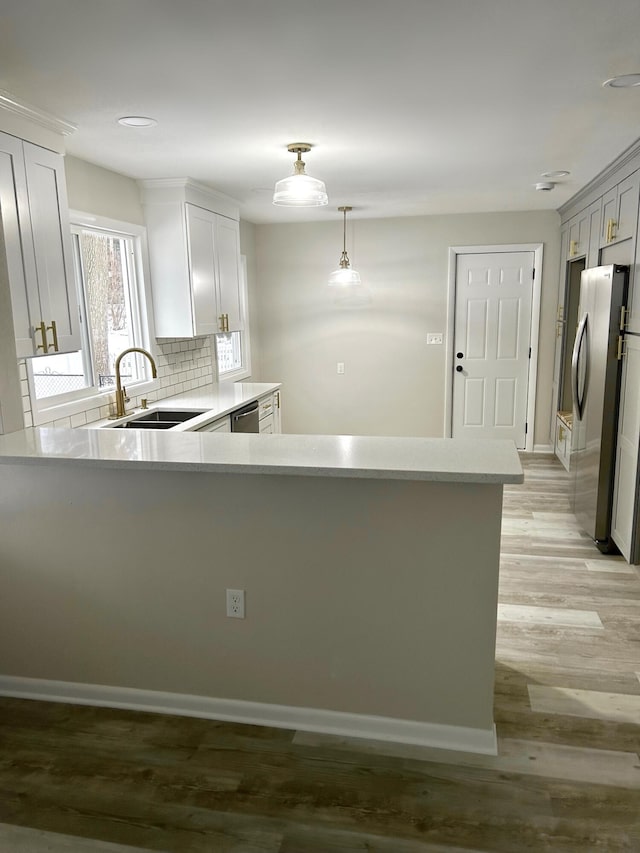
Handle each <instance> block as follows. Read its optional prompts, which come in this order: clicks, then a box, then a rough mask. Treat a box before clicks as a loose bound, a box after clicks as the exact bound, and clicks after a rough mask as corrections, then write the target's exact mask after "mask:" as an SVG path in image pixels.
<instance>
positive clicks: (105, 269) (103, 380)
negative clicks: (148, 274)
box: [32, 229, 147, 399]
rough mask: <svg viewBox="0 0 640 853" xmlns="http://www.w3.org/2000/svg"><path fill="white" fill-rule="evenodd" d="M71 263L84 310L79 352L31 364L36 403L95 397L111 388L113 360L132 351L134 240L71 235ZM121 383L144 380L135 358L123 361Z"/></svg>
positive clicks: (95, 233)
mask: <svg viewBox="0 0 640 853" xmlns="http://www.w3.org/2000/svg"><path fill="white" fill-rule="evenodd" d="M75 235H76V236H75V237H74V240H75V242H74V254H75V257H74V260H75V268H76V276H77V280H78V294H79V303H80V305H81V307H82V310H81V314H82V319H83V323H82V337H83V351H82V352H76V353H67V354H60V355H47V356H41V357H40V358H35V359H33V361H32V373H33V383H34V389H35V395H36V398H37V399H42V398H45V397H53V396H56V395H59V394H68V393H72V392H77V391H81V390H82V389H85V388H91V387H93V388H94V389H95V391H96V392H100V391H105V390H109V389H110V388H111V387H113V386H114V385H115V375H114V370H115V360H116V358H117V356H118V354H119V353H121V352H122V350H124V349H127V348H128V347H131V346H136V345H137V343H136V337H137V336H136V335H135V331H136V326H135V323H134V316H135V315H134V312H133V304H132V293H134V290H135V281H132V280H131V279H132V277H133V275H134V273H133V269H134V267H133V264H131V263H130V262H129V259H130V258H131V256H132V253H133V241H132V240H131V239H130V238H128V237H122V236H119V235H114V234H112V233H109V232H104V231H99V230H94V229H81V230H79V231H76V232H75ZM121 375H122V380H123V382H125V383H127V384H128V383H130V382H132V381H134V382H135V381H140V380H142V379H146V378H147V370H146V363H145V362H144V361H142V360H138V358H137V357H136V356H128V357H125V358H124V359H123V360H122V365H121Z"/></svg>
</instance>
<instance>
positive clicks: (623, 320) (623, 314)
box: [620, 305, 627, 332]
mask: <svg viewBox="0 0 640 853" xmlns="http://www.w3.org/2000/svg"><path fill="white" fill-rule="evenodd" d="M626 328H627V306H626V305H621V306H620V331H621V332H624V331H625V329H626Z"/></svg>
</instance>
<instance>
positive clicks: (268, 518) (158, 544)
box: [0, 435, 502, 731]
mask: <svg viewBox="0 0 640 853" xmlns="http://www.w3.org/2000/svg"><path fill="white" fill-rule="evenodd" d="M145 439H146V437H145ZM201 441H202V443H203V448H204V453H205V457H206V456H207V455H208V453H210V450H207V449H206V448H209V447H210V446H211V447H213V446H214V444H215V442H216V438H215V436H211V435H204V436H202V438H201ZM205 446H206V447H205ZM61 495H63V496H64V499H63V500H62V499H61ZM501 506H502V486H501V485H499V484H493V483H488V484H478V483H430V482H420V481H408V480H397V481H394V480H376V479H369V478H366V479H357V478H354V479H351V478H343V477H338V478H331V477H304V476H288V477H287V476H277V475H272V476H270V475H253V474H246V475H243V474H217V473H198V472H175V471H158V470H153V471H148V470H147V471H145V470H140V469H136V468H130V467H129V468H108V467H104V466H103V467H100V468H99V469H98V468H95V467H92V465H91V464H90V463H89V464H84V465H83V464H80V465H77V464H76V465H60V464H55V463H54V464H40V465H37V466H36V465H12V464H7V465H2V466H0V588H1V589H2V590H3V595H2V596H0V674H1V675H2V676H16V677H27V678H42V679H48V680H53V681H67V682H78V683H79V684H80V685H82V684H83V683H84V684H94V685H95V684H98V685H111V686H114V687H131V688H136V687H137V688H141V689H146V690H157V691H166V692H169V693H178V694H187V695H192V696H205V697H214V698H218V699H236V700H244V701H250V702H262V703H271V704H276V705H287V706H296V707H306V708H320V709H328V710H334V711H342V712H347V713H354V714H373V715H379V716H382V717H391V718H397V719H403V720H414V721H418V722H424V723H436V724H443V725H449V726H466V727H470V728H473V729H480V730H484V731H490V730H491V728H492V723H493V720H492V716H493V714H492V711H493V671H494V657H495V626H496V601H497V586H498V563H499V544H500V515H501ZM34 529H35V530H37V531H38V535H37V536H34V535H33V530H34ZM460 529H464V530H465V533H466V535H465V536H463V537H461V536H459V535H457V534H458V532H459V530H460ZM105 531H111V536H110V538H111V540H112V544H114V545H115V547H110V545H109V543H107V542H105ZM227 588H232V589H244V590H246V619H244V620H237V619H229V618H227V617H226V615H225V590H226V589H227ZM52 689H54V690H55V685H53V687H52ZM80 692H82V691H80Z"/></svg>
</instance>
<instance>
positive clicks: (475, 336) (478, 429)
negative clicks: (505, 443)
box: [451, 252, 534, 450]
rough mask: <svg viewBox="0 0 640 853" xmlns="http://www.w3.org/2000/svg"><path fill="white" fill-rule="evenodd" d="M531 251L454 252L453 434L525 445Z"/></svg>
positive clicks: (531, 283)
mask: <svg viewBox="0 0 640 853" xmlns="http://www.w3.org/2000/svg"><path fill="white" fill-rule="evenodd" d="M533 276H534V252H490V253H479V254H459V255H458V256H457V265H456V293H455V328H454V351H453V412H452V430H451V434H452V436H453V438H509V439H512V440H513V441H515V443H516V446H517V447H518V449H520V450H524V448H525V442H526V431H527V425H526V420H527V391H528V378H529V358H530V347H531V308H532V300H533Z"/></svg>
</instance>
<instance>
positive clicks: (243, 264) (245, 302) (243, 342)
mask: <svg viewBox="0 0 640 853" xmlns="http://www.w3.org/2000/svg"><path fill="white" fill-rule="evenodd" d="M248 281H249V280H248V278H247V256H246V255H240V314H241V315H242V329H239V330H238V331H239V334H240V349H241V350H242V367H239V368H238V369H237V370H227V371H226V372H225V373H220V367H219V365H218V342H217V340H215V338H216V336H215V335H213V338H214V341H213V361H214V362H215V367H216V376H217V379H218V382H220V383H222V382H244V381H246V380H247V379H250V378H251V336H250V335H249V290H248V288H249V285H248ZM232 334H233V332H232Z"/></svg>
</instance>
